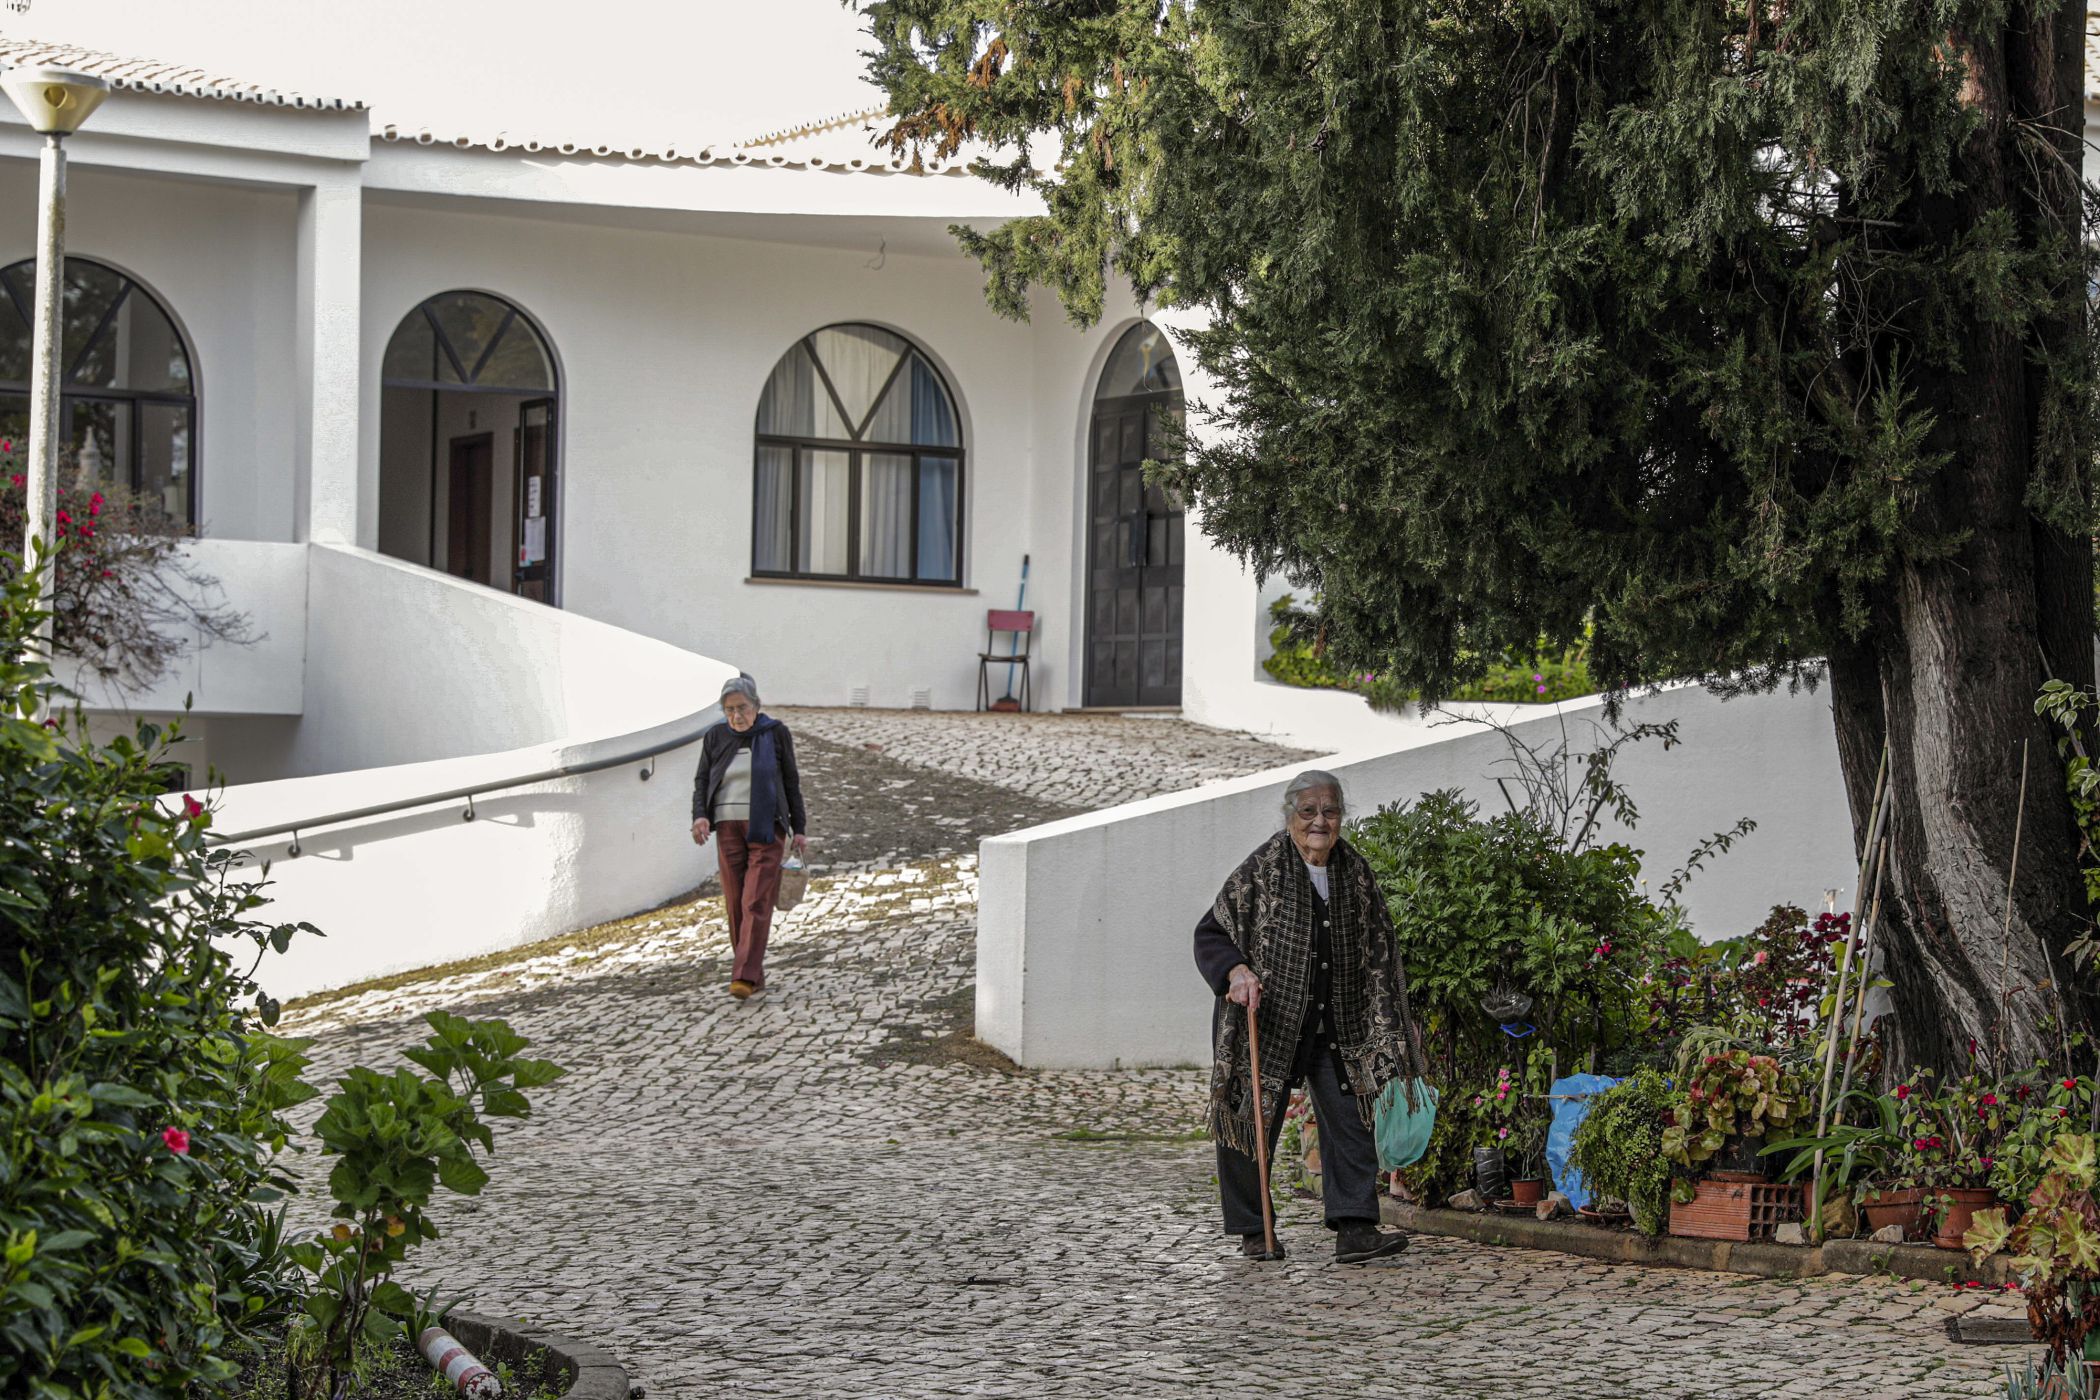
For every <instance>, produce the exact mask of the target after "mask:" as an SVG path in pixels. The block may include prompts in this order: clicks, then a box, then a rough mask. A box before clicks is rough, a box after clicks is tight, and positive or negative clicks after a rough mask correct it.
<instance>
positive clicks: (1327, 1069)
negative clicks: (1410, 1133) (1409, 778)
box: [1196, 770, 1422, 1264]
mask: <svg viewBox="0 0 2100 1400" xmlns="http://www.w3.org/2000/svg"><path fill="white" fill-rule="evenodd" d="M1343 815H1344V807H1343V803H1342V784H1341V780H1340V779H1338V778H1336V777H1335V776H1334V775H1333V774H1332V773H1323V772H1319V771H1317V770H1315V771H1312V772H1306V773H1301V774H1299V775H1298V776H1297V777H1296V778H1293V779H1292V780H1291V782H1290V785H1289V786H1288V787H1287V788H1285V789H1284V794H1283V817H1284V829H1283V830H1282V831H1280V832H1278V833H1277V834H1276V835H1275V836H1273V837H1271V838H1270V839H1269V840H1267V841H1265V842H1263V843H1262V845H1261V846H1260V848H1259V849H1257V850H1256V851H1255V852H1254V853H1253V854H1252V855H1250V856H1248V857H1247V858H1246V859H1245V860H1244V861H1242V862H1240V867H1239V869H1237V870H1235V871H1233V872H1232V875H1231V876H1230V877H1229V878H1228V879H1227V880H1226V881H1225V888H1224V889H1223V890H1221V891H1219V893H1218V899H1217V903H1215V904H1214V905H1212V906H1211V910H1210V912H1209V913H1207V914H1205V915H1204V916H1203V920H1202V922H1201V923H1199V924H1197V925H1196V967H1197V969H1198V970H1199V971H1201V972H1202V974H1203V980H1204V981H1206V982H1208V983H1209V984H1210V989H1211V991H1212V992H1214V993H1215V994H1216V995H1217V997H1218V1003H1217V1006H1216V1007H1215V1008H1214V1010H1213V1012H1212V1015H1211V1032H1212V1042H1213V1050H1214V1057H1213V1063H1212V1066H1211V1079H1210V1134H1211V1138H1212V1139H1213V1141H1215V1142H1216V1144H1217V1151H1218V1194H1219V1196H1220V1198H1221V1204H1222V1205H1223V1207H1224V1214H1225V1233H1227V1234H1229V1235H1238V1236H1239V1237H1240V1252H1241V1253H1242V1254H1244V1255H1246V1256H1247V1257H1248V1258H1251V1259H1262V1258H1267V1257H1269V1256H1268V1251H1267V1246H1266V1244H1265V1242H1264V1238H1263V1229H1262V1197H1263V1196H1264V1195H1265V1194H1266V1193H1267V1192H1268V1189H1269V1184H1268V1182H1266V1181H1263V1180H1262V1179H1261V1173H1260V1171H1259V1169H1258V1168H1257V1167H1256V1165H1255V1139H1254V1091H1253V1077H1252V1075H1251V1074H1250V1072H1249V1066H1248V1042H1247V1011H1246V1009H1245V1008H1252V1009H1253V1011H1254V1013H1255V1019H1256V1022H1257V1024H1258V1026H1259V1029H1260V1032H1261V1036H1260V1039H1261V1086H1262V1099H1263V1103H1262V1117H1263V1122H1264V1124H1265V1125H1266V1126H1267V1128H1268V1136H1269V1141H1268V1149H1267V1150H1268V1152H1269V1154H1270V1155H1271V1156H1274V1154H1275V1151H1276V1138H1277V1134H1278V1132H1279V1131H1280V1130H1281V1129H1282V1126H1283V1110H1284V1105H1285V1104H1287V1103H1289V1102H1290V1095H1291V1090H1292V1089H1293V1088H1294V1087H1295V1086H1296V1085H1297V1084H1298V1083H1299V1082H1301V1081H1303V1082H1304V1083H1305V1084H1306V1085H1307V1086H1308V1087H1309V1088H1310V1090H1311V1092H1312V1100H1313V1111H1314V1114H1315V1117H1316V1118H1317V1119H1318V1121H1319V1124H1320V1165H1321V1173H1320V1184H1321V1188H1322V1192H1323V1194H1324V1195H1325V1197H1326V1207H1327V1228H1328V1229H1330V1230H1332V1231H1334V1232H1335V1245H1334V1257H1335V1259H1336V1260H1337V1261H1338V1262H1340V1263H1343V1264H1362V1263H1367V1262H1369V1261H1370V1260H1373V1259H1378V1258H1381V1257H1383V1256H1386V1255H1390V1254H1397V1253H1399V1252H1400V1251H1401V1250H1403V1249H1405V1248H1407V1236H1405V1235H1403V1234H1397V1233H1391V1234H1389V1233H1387V1232H1385V1231H1383V1230H1381V1229H1379V1227H1378V1149H1377V1145H1376V1143H1375V1141H1374V1139H1373V1137H1372V1120H1373V1105H1374V1104H1376V1102H1377V1100H1378V1093H1379V1091H1380V1090H1381V1089H1383V1088H1384V1087H1385V1086H1386V1084H1387V1083H1388V1082H1389V1081H1391V1080H1393V1079H1396V1078H1400V1077H1403V1076H1414V1075H1418V1074H1420V1073H1421V1072H1422V1049H1421V1037H1420V1034H1419V1033H1418V1032H1417V1030H1416V1028H1415V1024H1414V1017H1413V1015H1412V1014H1411V1013H1410V1012H1409V1010H1408V1005H1407V974H1406V972H1405V970H1404V969H1403V968H1402V967H1401V965H1400V953H1399V949H1398V947H1397V945H1396V944H1395V942H1394V934H1393V922H1392V916H1391V915H1390V914H1388V913H1387V912H1386V907H1385V896H1384V895H1383V894H1382V893H1381V892H1380V891H1379V888H1378V881H1377V879H1376V877H1375V876H1374V875H1373V874H1372V872H1371V867H1370V864H1369V862H1367V861H1365V859H1364V858H1363V857H1362V856H1361V855H1359V854H1357V852H1356V850H1355V849H1354V848H1353V847H1351V846H1350V845H1349V843H1348V842H1347V841H1344V840H1343V839H1342V818H1343ZM1282 1251H1283V1246H1282V1243H1281V1241H1279V1242H1278V1244H1277V1254H1278V1256H1279V1257H1280V1256H1281V1254H1282Z"/></svg>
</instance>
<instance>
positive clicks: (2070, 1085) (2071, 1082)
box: [2064, 1079, 2078, 1089]
mask: <svg viewBox="0 0 2100 1400" xmlns="http://www.w3.org/2000/svg"><path fill="white" fill-rule="evenodd" d="M2064 1087H2065V1088H2066V1089H2076V1088H2077V1087H2078V1081H2077V1080H2075V1079H2066V1080H2065V1081H2064Z"/></svg>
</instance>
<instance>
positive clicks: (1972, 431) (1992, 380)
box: [1830, 6, 2096, 1069]
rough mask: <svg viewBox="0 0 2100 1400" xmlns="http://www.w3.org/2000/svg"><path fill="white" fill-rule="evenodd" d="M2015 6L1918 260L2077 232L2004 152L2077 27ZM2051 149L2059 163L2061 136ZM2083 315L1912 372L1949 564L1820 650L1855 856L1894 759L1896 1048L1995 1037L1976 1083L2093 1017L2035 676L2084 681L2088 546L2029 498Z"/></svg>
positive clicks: (2060, 184) (1924, 202)
mask: <svg viewBox="0 0 2100 1400" xmlns="http://www.w3.org/2000/svg"><path fill="white" fill-rule="evenodd" d="M2014 9H2015V18H2014V20H2013V22H2012V24H2011V25H2010V26H2008V28H2007V29H2005V30H2003V31H2000V32H1996V33H1993V34H1988V35H1983V36H1975V35H1965V36H1961V40H1962V42H1964V43H1965V44H1966V46H1967V48H1968V51H1969V55H1970V57H1971V58H1972V60H1973V61H1972V63H1971V68H1970V72H1971V75H1972V76H1971V83H1970V85H1969V88H1968V90H1967V91H1966V92H1965V94H1964V97H1965V100H1967V101H1969V102H1971V103H1972V104H1973V105H1974V107H1975V108H1976V109H1977V110H1978V111H1979V113H1981V114H1982V115H1983V117H1984V121H1983V122H1982V124H1981V126H1980V129H1979V131H1978V133H1977V135H1976V137H1975V140H1974V142H1973V144H1972V147H1971V151H1970V156H1971V159H1970V161H1969V162H1968V163H1967V167H1966V170H1965V174H1966V175H1967V178H1968V184H1967V186H1966V188H1964V189H1962V190H1959V191H1957V192H1954V193H1953V194H1950V195H1941V196H1936V197H1932V198H1929V199H1921V200H1920V203H1919V211H1918V219H1919V224H1918V232H1919V234H1920V237H1921V239H1922V241H1923V242H1924V243H1925V244H1926V245H1927V246H1939V247H1945V246H1947V244H1948V242H1949V237H1948V235H1949V233H1950V232H1951V231H1952V230H1954V229H1957V228H1966V227H1974V226H1975V225H1976V223H1977V222H1979V221H1980V218H1981V216H1982V214H1983V213H1984V211H1986V210H1989V209H1991V208H2004V207H2008V206H2010V207H2012V208H2013V209H2014V210H2015V211H2016V213H2017V215H2018V216H2019V217H2020V220H2021V223H2022V226H2023V232H2024V234H2025V236H2026V237H2025V241H2026V242H2027V243H2028V244H2029V246H2047V245H2049V244H2052V243H2054V242H2056V241H2057V240H2059V239H2061V238H2062V237H2064V235H2065V233H2066V231H2067V230H2068V231H2072V232H2073V233H2075V230H2076V229H2077V228H2078V227H2079V217H2080V206H2079V192H2078V188H2077V185H2076V182H2075V180H2055V181H2051V180H2049V179H2047V178H2045V179H2044V180H2042V181H2041V182H2040V184H2039V186H2037V185H2036V184H2035V183H2034V182H2033V181H2032V180H2031V178H2030V177H2029V176H2028V173H2027V167H2026V165H2025V159H2026V157H2025V156H2023V155H2022V154H2020V153H2016V152H2015V150H2014V147H2013V142H2015V141H2016V140H2018V139H2021V137H2020V135H2019V133H2018V132H2017V131H2016V130H2015V127H2016V126H2017V125H2018V124H2020V123H2030V124H2046V125H2050V126H2059V127H2060V126H2061V124H2063V123H2066V122H2069V123H2075V122H2077V121H2078V119H2079V116H2080V113H2081V111H2082V103H2081V101H2080V97H2081V95H2082V82H2083V78H2082V73H2081V71H2080V67H2079V62H2078V54H2079V49H2078V29H2077V27H2076V25H2077V20H2078V16H2077V15H2075V14H2074V13H2073V11H2072V10H2071V9H2070V8H2069V7H2058V12H2057V13H2056V14H2055V15H2051V16H2043V17H2041V18H2037V17H2035V16H2034V15H2033V14H2032V13H2031V12H2029V11H2028V10H2027V7H2020V6H2015V7H2014ZM2058 134H2059V138H2060V139H2059V140H2058V141H2057V144H2058V146H2059V147H2060V148H2061V149H2062V150H2063V152H2064V153H2065V155H2066V157H2067V159H2068V161H2069V166H2068V168H2069V169H2071V170H2075V169H2076V167H2077V160H2078V154H2077V153H2078V145H2077V143H2078V140H2079V133H2078V132H2076V131H2075V129H2074V130H2071V131H2068V132H2065V131H2059V133H2058ZM2082 314H2083V307H2082V302H2081V303H2080V304H2079V305H2078V306H2077V308H2076V309H2075V310H2072V309H2067V310H2066V311H2065V312H2063V313H2062V314H2061V315H2060V317H2059V319H2058V321H2057V322H2055V323H2051V324H2045V325H2042V326H2040V327H2039V328H2030V329H2029V332H2028V335H2029V336H2030V337H2033V339H2025V338H2023V337H2022V335H2021V333H2020V332H2019V331H2017V330H2015V329H2012V328H2008V327H2005V326H2001V325H1993V324H1990V323H1989V322H1988V321H1986V320H1984V319H1983V318H1982V317H1978V318H1977V321H1976V324H1974V325H1973V327H1972V328H1971V330H1970V338H1969V340H1968V343H1967V347H1966V355H1965V364H1964V365H1963V367H1962V369H1961V371H1960V372H1958V373H1947V372H1944V371H1939V372H1934V371H1933V370H1931V369H1928V368H1922V361H1920V362H1919V363H1920V366H1921V371H1922V372H1921V371H1914V380H1913V382H1914V383H1915V384H1916V386H1917V388H1918V391H1919V395H1920V399H1921V401H1922V402H1923V403H1925V404H1926V405H1928V406H1929V407H1930V408H1931V409H1932V410H1933V411H1934V413H1935V414H1936V416H1937V424H1938V426H1937V429H1936V431H1935V434H1934V441H1933V444H1932V445H1933V447H1934V449H1935V450H1937V451H1940V452H1944V453H1946V454H1947V456H1948V461H1947V465H1946V466H1945V467H1944V468H1943V469H1941V470H1940V471H1939V472H1938V473H1937V474H1936V475H1935V476H1933V478H1932V479H1931V480H1930V482H1929V483H1928V484H1927V485H1926V487H1925V488H1924V492H1923V496H1922V499H1921V500H1920V502H1919V506H1918V510H1917V513H1916V517H1915V523H1916V525H1917V527H1918V529H1919V531H1920V533H1921V535H1922V536H1923V537H1926V538H1930V537H1931V536H1934V535H1941V536H1947V535H1961V536H1962V537H1963V542H1962V544H1961V546H1960V548H1959V550H1958V551H1957V552H1956V553H1955V554H1954V555H1953V556H1952V557H1947V558H1932V557H1930V555H1929V553H1927V552H1925V551H1920V552H1919V553H1918V555H1916V556H1914V557H1911V558H1909V559H1907V560H1906V561H1905V562H1904V563H1903V564H1901V565H1900V566H1899V568H1898V569H1897V571H1896V573H1895V576H1894V577H1893V578H1891V579H1890V580H1889V582H1888V585H1887V587H1886V588H1885V590H1884V591H1883V592H1882V594H1881V596H1880V597H1879V599H1878V600H1877V603H1876V607H1875V614H1876V616H1875V622H1876V625H1875V626H1873V627H1872V628H1871V629H1869V631H1868V633H1867V634H1866V635H1865V636H1863V637H1861V638H1859V639H1857V640H1856V641H1854V642H1851V643H1847V644H1843V645H1840V646H1839V647H1837V648H1834V649H1833V654H1832V656H1831V659H1830V675H1831V689H1832V698H1833V709H1834V713H1835V716H1836V720H1837V731H1838V747H1839V757H1840V761H1841V763H1842V764H1843V766H1844V770H1845V779H1846V788H1847V793H1848V797H1849V799H1850V803H1851V808H1852V817H1853V828H1854V832H1855V836H1856V839H1858V840H1860V841H1863V840H1864V838H1865V834H1866V826H1867V818H1868V811H1867V808H1868V804H1869V802H1870V800H1871V792H1872V788H1873V784H1874V774H1875V770H1876V767H1877V765H1878V763H1879V761H1880V756H1881V748H1882V743H1883V740H1884V739H1885V740H1886V742H1887V746H1888V752H1889V760H1890V778H1891V782H1892V784H1893V791H1892V801H1891V814H1890V839H1891V847H1890V860H1889V868H1888V875H1887V881H1886V884H1885V886H1884V890H1883V900H1882V917H1883V925H1882V939H1883V943H1884V946H1885V947H1886V949H1887V952H1888V972H1889V975H1890V977H1891V980H1892V981H1893V982H1894V983H1895V991H1894V995H1895V1001H1896V1007H1897V1013H1898V1025H1897V1042H1896V1045H1897V1054H1898V1056H1899V1057H1900V1058H1901V1060H1907V1061H1916V1062H1919V1063H1924V1064H1931V1065H1935V1066H1938V1067H1941V1068H1943V1069H1944V1068H1952V1067H1955V1066H1957V1065H1965V1064H1966V1061H1967V1058H1968V1055H1967V1052H1968V1045H1969V1042H1970V1041H1972V1040H1973V1041H1974V1042H1975V1044H1976V1045H1977V1046H1978V1048H1979V1049H1980V1050H1981V1051H1982V1052H1983V1053H1984V1054H1985V1055H1986V1057H1987V1058H1988V1056H1989V1055H1990V1053H1991V1051H1992V1050H1993V1048H1994V1047H1995V1046H1997V1045H1998V1044H1999V1043H2000V1042H2001V1041H2002V1043H2003V1046H2004V1052H2003V1057H2002V1062H2001V1063H2000V1064H1997V1065H1994V1066H1993V1068H1998V1069H2017V1068H2021V1067H2023V1066H2025V1065H2026V1064H2028V1063H2031V1062H2032V1061H2033V1060H2034V1059H2035V1058H2037V1057H2040V1056H2045V1055H2049V1054H2051V1053H2052V1052H2054V1051H2057V1050H2058V1049H2059V1047H2060V1045H2061V1041H2062V1036H2061V1030H2060V1028H2059V1026H2058V1021H2059V1018H2060V1017H2062V1016H2064V1015H2066V1014H2067V1016H2068V1019H2069V1021H2070V1023H2071V1024H2072V1025H2073V1026H2091V1025H2092V1024H2093V1015H2094V1012H2095V1009H2096V1006H2095V1000H2094V997H2093V995H2092V993H2091V991H2090V990H2088V989H2087V988H2085V987H2084V985H2083V982H2082V979H2077V978H2074V977H2073V976H2072V973H2071V968H2070V965H2069V960H2068V959H2067V957H2066V956H2065V949H2066V947H2067V946H2068V944H2069V943H2070V942H2071V940H2072V939H2074V938H2075V937H2077V936H2078V934H2079V933H2080V932H2081V931H2082V930H2083V929H2084V928H2085V927H2086V926H2087V915H2088V913H2089V911H2088V910H2087V908H2086V904H2085V897H2084V886H2083V880H2082V877H2081V876H2080V873H2079V870H2078V867H2077V859H2076V855H2077V829H2076V826H2075V823H2074V821H2073V819H2072V814H2071V809H2070V803H2069V800H2068V798H2067V796H2066V794H2065V789H2064V767H2063V763H2062V761H2061V759H2060V758H2059V757H2058V754H2057V750H2056V740H2057V738H2058V737H2059V736H2058V735H2057V734H2055V733H2053V732H2052V731H2051V730H2050V729H2049V727H2048V726H2047V725H2046V724H2045V723H2044V722H2043V721H2041V720H2040V719H2038V718H2037V717H2036V715H2035V713H2034V700H2035V695H2036V693H2037V692H2038V690H2039V689H2040V687H2041V685H2042V682H2043V681H2044V680H2046V679H2049V678H2050V677H2051V676H2052V675H2054V676H2061V677H2062V678H2063V679H2066V680H2069V681H2071V682H2072V683H2073V684H2076V685H2079V686H2091V685H2092V684H2093V680H2094V676H2093V662H2094V651H2093V601H2092V567H2093V565H2092V545H2091V541H2090V540H2089V539H2088V538H2086V537H2085V536H2084V533H2083V532H2082V531H2077V532H2074V531H2070V530H2065V529H2062V528H2059V527H2058V526H2056V525H2052V524H2051V523H2050V522H2048V521H2046V520H2043V519H2040V518H2038V517H2037V516H2036V515H2035V514H2034V512H2033V511H2032V510H2031V509H2030V508H2029V495H2028V493H2029V487H2030V484H2031V482H2032V481H2033V479H2034V475H2035V461H2036V454H2037V452H2038V450H2039V448H2040V434H2041V433H2042V432H2043V431H2045V429H2044V428H2043V426H2042V425H2041V423H2040V422H2039V421H2038V419H2039V417H2040V405H2041V403H2042V402H2043V399H2044V397H2045V391H2044V388H2043V385H2042V382H2041V376H2042V375H2044V374H2045V373H2046V372H2047V370H2046V369H2045V368H2044V367H2041V366H2039V365H2038V363H2037V357H2036V355H2035V353H2034V352H2035V350H2036V349H2037V348H2038V347H2037V346H2036V344H2034V343H2033V340H2039V341H2040V342H2041V343H2042V344H2043V345H2046V346H2048V347H2050V348H2052V349H2056V348H2061V347H2074V346H2076V345H2078V344H2079V343H2080V342H2081V340H2082V335H2083V326H2082V323H2079V322H2077V321H2074V320H2073V319H2072V318H2073V317H2074V316H2079V315H2082ZM2082 489H2083V488H2082V487H2081V491H2082ZM2023 753H2024V756H2025V758H2026V761H2027V763H2028V781H2027V800H2026V806H2025V809H2024V817H2023V816H2022V808H2021V805H2020V801H2019V792H2020V771H2021V763H2022V757H2023ZM2016 834H2017V838H2018V847H2019V854H2018V869H2017V873H2015V871H2014V868H2013V859H2014V845H2015V837H2016ZM2008 890H2009V893H2010V899H2009V901H2008ZM2008 903H2009V908H2008ZM2008 917H2009V920H2010V922H2009V924H2008Z"/></svg>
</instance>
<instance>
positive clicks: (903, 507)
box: [860, 452, 911, 578]
mask: <svg viewBox="0 0 2100 1400" xmlns="http://www.w3.org/2000/svg"><path fill="white" fill-rule="evenodd" d="M861 462H862V467H861V481H860V523H861V530H860V571H861V572H862V573H863V574H866V575H869V576H870V577H875V578H910V577H911V458H909V457H901V456H898V455H897V454H896V453H893V452H870V453H868V454H867V456H865V457H863V458H862V459H861Z"/></svg>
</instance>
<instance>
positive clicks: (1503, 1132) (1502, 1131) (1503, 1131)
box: [1495, 1128, 1509, 1138]
mask: <svg viewBox="0 0 2100 1400" xmlns="http://www.w3.org/2000/svg"><path fill="white" fill-rule="evenodd" d="M1495 1136H1496V1137H1498V1138H1506V1137H1508V1136H1509V1129H1507V1128H1499V1129H1497V1130H1496V1132H1495Z"/></svg>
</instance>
